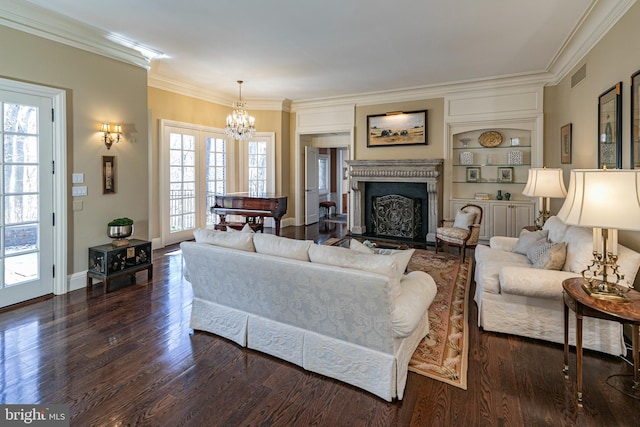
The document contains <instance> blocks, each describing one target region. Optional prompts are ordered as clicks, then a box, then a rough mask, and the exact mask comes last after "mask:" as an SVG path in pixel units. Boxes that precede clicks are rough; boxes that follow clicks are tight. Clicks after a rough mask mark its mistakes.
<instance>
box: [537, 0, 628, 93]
mask: <svg viewBox="0 0 640 427" xmlns="http://www.w3.org/2000/svg"><path fill="white" fill-rule="evenodd" d="M635 2H636V0H593V1H592V2H591V5H590V7H589V9H588V10H587V11H586V12H585V13H584V15H583V16H582V18H581V19H580V21H579V22H578V24H577V25H576V27H575V29H574V30H573V31H572V32H571V34H569V36H568V37H567V40H566V41H565V42H564V44H563V45H562V46H561V47H560V49H559V50H558V52H557V53H556V55H555V56H554V57H553V59H552V60H551V62H550V63H549V66H548V67H547V70H549V72H550V74H551V76H553V79H552V80H550V81H549V84H551V85H556V84H558V83H560V81H561V80H562V79H563V78H565V77H566V76H567V74H569V72H571V70H572V69H573V68H574V67H575V66H576V65H578V64H579V63H580V62H581V61H582V60H583V59H584V57H585V56H586V55H587V54H588V53H589V51H590V50H591V49H592V48H593V47H594V46H595V45H596V44H597V43H598V42H599V41H600V40H601V39H602V37H604V36H605V34H607V33H608V32H609V30H611V28H612V27H613V26H614V25H615V24H616V23H617V22H618V20H620V18H622V17H623V16H624V14H625V13H627V11H628V10H629V9H630V8H631V6H633V5H634V4H635Z"/></svg>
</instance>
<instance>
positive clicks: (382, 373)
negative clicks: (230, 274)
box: [190, 298, 429, 401]
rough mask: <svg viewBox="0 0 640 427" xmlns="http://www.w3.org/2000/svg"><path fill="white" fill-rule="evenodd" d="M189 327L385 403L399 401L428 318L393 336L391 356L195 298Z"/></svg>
mask: <svg viewBox="0 0 640 427" xmlns="http://www.w3.org/2000/svg"><path fill="white" fill-rule="evenodd" d="M190 326H191V328H193V329H196V330H203V331H207V332H211V333H214V334H216V335H220V336H222V337H224V338H227V339H229V340H231V341H233V342H235V343H237V344H239V345H241V346H243V347H248V348H251V349H254V350H258V351H260V352H263V353H267V354H270V355H272V356H275V357H277V358H280V359H283V360H286V361H288V362H291V363H294V364H296V365H298V366H301V367H302V368H304V369H306V370H308V371H312V372H316V373H318V374H322V375H326V376H328V377H331V378H335V379H338V380H340V381H343V382H345V383H348V384H351V385H354V386H356V387H359V388H362V389H364V390H367V391H369V392H371V393H373V394H375V395H376V396H379V397H381V398H383V399H385V400H387V401H392V399H393V398H394V397H397V398H398V399H402V398H403V396H404V389H405V385H406V382H407V376H408V371H407V369H406V366H407V365H408V364H409V361H410V360H411V356H412V355H413V349H415V348H416V347H417V346H418V344H419V343H420V341H421V340H422V338H423V337H424V336H426V335H427V333H429V322H428V316H423V319H422V321H421V322H420V324H419V325H418V326H417V327H416V328H415V330H414V331H413V333H412V334H411V335H409V336H408V337H405V338H396V340H397V343H396V344H397V345H396V349H397V350H396V354H395V355H392V354H387V353H383V352H380V351H376V350H373V349H369V348H366V347H362V346H360V345H357V344H352V343H349V342H346V341H343V340H339V339H336V338H332V337H328V336H325V335H321V334H318V333H315V332H311V331H308V330H304V329H301V328H297V327H295V326H291V325H287V324H284V323H280V322H276V321H274V320H271V319H266V318H264V317H260V316H256V315H253V314H250V313H246V312H244V311H241V310H237V309H234V308H230V307H227V306H222V305H219V304H216V303H213V302H210V301H205V300H202V299H199V298H194V300H193V306H192V312H191V324H190ZM399 367H404V368H401V369H399Z"/></svg>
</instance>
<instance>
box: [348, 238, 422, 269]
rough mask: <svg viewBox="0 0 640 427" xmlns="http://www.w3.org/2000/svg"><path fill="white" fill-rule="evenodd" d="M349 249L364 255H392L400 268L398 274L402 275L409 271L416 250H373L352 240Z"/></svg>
mask: <svg viewBox="0 0 640 427" xmlns="http://www.w3.org/2000/svg"><path fill="white" fill-rule="evenodd" d="M349 249H351V250H352V251H356V252H361V253H363V254H378V255H390V256H392V257H393V258H394V260H395V261H396V265H397V268H398V272H399V273H400V274H404V273H405V272H406V271H407V266H408V265H409V261H411V257H412V256H413V254H414V252H415V251H416V250H415V249H406V250H399V249H382V248H374V249H371V248H370V247H368V246H367V245H365V244H363V243H361V242H359V241H357V240H356V239H351V242H350V243H349Z"/></svg>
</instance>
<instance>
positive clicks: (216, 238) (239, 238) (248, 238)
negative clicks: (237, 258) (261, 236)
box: [193, 228, 256, 252]
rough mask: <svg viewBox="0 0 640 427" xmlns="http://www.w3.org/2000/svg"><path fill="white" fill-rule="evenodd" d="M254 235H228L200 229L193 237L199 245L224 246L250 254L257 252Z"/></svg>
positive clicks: (223, 232) (222, 232)
mask: <svg viewBox="0 0 640 427" xmlns="http://www.w3.org/2000/svg"><path fill="white" fill-rule="evenodd" d="M254 235H255V234H254V233H227V232H226V231H218V230H211V229H208V228H199V229H197V230H196V231H194V232H193V237H195V238H196V242H198V243H208V244H210V245H216V246H222V247H225V248H231V249H240V250H243V251H248V252H255V251H256V250H255V248H254V246H253V236H254Z"/></svg>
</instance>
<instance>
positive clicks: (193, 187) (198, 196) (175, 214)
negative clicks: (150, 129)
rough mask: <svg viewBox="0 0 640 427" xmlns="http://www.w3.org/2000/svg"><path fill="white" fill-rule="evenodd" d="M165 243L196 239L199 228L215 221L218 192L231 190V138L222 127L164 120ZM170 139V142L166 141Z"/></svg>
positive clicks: (163, 199)
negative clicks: (229, 149) (228, 143)
mask: <svg viewBox="0 0 640 427" xmlns="http://www.w3.org/2000/svg"><path fill="white" fill-rule="evenodd" d="M162 129H163V133H162V134H163V146H162V159H163V160H162V165H163V168H162V177H161V183H162V188H161V194H162V222H163V224H162V240H163V244H165V245H166V244H171V243H177V242H180V241H182V240H187V239H192V238H193V231H194V230H195V229H196V228H200V227H206V226H208V225H212V224H215V223H216V222H217V221H218V216H217V215H213V214H211V206H213V198H214V195H215V194H224V193H226V192H227V191H228V189H229V188H228V187H229V182H228V179H229V176H228V173H227V165H228V161H229V159H228V153H227V148H228V146H227V142H226V139H225V136H224V134H223V133H222V131H221V130H218V129H211V128H204V127H202V126H197V125H189V124H186V123H176V122H170V121H164V120H163V121H162ZM165 141H166V142H165Z"/></svg>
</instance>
